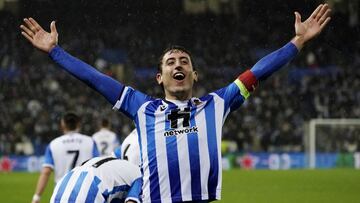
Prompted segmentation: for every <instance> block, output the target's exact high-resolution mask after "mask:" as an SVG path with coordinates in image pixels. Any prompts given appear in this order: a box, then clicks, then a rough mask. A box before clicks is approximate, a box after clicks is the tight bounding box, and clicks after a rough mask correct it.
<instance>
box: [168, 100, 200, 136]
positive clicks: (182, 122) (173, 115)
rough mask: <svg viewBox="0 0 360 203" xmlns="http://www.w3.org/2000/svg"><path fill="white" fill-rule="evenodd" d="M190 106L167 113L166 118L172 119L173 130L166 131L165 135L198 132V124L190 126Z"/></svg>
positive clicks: (171, 126)
mask: <svg viewBox="0 0 360 203" xmlns="http://www.w3.org/2000/svg"><path fill="white" fill-rule="evenodd" d="M190 115H191V112H190V108H189V107H186V108H184V109H183V110H182V109H174V110H171V111H170V112H169V113H168V114H167V115H166V120H167V121H170V128H171V130H168V131H165V133H164V136H165V137H169V136H176V135H181V134H188V133H197V132H198V128H197V127H196V126H192V127H191V126H190Z"/></svg>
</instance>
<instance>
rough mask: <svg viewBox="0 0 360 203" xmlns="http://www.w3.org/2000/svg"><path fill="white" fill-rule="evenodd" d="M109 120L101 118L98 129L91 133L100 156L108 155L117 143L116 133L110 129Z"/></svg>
mask: <svg viewBox="0 0 360 203" xmlns="http://www.w3.org/2000/svg"><path fill="white" fill-rule="evenodd" d="M110 128H111V126H110V122H109V120H108V119H106V118H103V119H102V120H101V126H100V130H99V131H98V132H96V133H94V134H93V136H92V138H93V139H94V140H95V143H96V146H97V147H98V150H99V152H100V156H108V155H111V153H112V152H113V151H114V149H115V148H116V147H117V146H118V145H119V141H118V139H117V136H116V134H115V133H114V132H113V131H111V130H110Z"/></svg>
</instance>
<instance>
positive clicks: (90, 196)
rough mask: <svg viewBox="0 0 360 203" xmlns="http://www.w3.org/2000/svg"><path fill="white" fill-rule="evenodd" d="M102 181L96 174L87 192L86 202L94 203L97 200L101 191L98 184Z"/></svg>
mask: <svg viewBox="0 0 360 203" xmlns="http://www.w3.org/2000/svg"><path fill="white" fill-rule="evenodd" d="M100 182H101V180H100V179H99V178H98V177H96V176H94V179H93V181H92V182H91V185H90V188H89V191H88V193H87V197H86V200H85V203H93V202H95V198H96V195H97V194H98V192H99V188H98V185H99V184H100Z"/></svg>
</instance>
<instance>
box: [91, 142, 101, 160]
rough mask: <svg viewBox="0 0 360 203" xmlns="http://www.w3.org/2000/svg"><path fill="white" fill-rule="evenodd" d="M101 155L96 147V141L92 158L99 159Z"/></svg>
mask: <svg viewBox="0 0 360 203" xmlns="http://www.w3.org/2000/svg"><path fill="white" fill-rule="evenodd" d="M99 155H100V154H99V151H98V148H97V146H96V142H95V141H94V144H93V151H92V157H98V156H99Z"/></svg>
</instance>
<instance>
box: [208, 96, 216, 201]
mask: <svg viewBox="0 0 360 203" xmlns="http://www.w3.org/2000/svg"><path fill="white" fill-rule="evenodd" d="M214 108H215V104H214V98H213V99H211V100H209V101H208V103H207V106H206V107H205V118H206V129H207V131H206V132H207V139H208V150H209V156H210V157H209V158H210V173H209V179H208V192H209V199H215V197H216V187H217V183H218V173H219V163H218V162H219V160H218V146H217V142H216V125H215V124H216V122H215V109H214Z"/></svg>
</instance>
